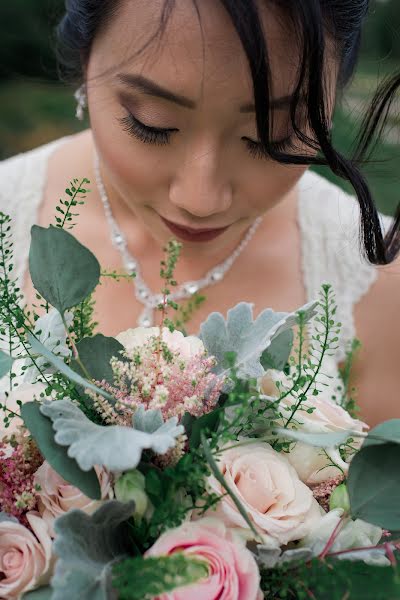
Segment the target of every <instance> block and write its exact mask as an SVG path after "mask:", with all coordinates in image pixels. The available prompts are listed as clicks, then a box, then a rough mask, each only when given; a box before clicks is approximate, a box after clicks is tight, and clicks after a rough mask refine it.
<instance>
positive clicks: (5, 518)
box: [0, 512, 19, 523]
mask: <svg viewBox="0 0 400 600" xmlns="http://www.w3.org/2000/svg"><path fill="white" fill-rule="evenodd" d="M4 521H11V522H12V523H18V522H19V521H18V519H16V518H15V517H12V516H11V515H9V514H8V513H5V512H0V523H1V522H4Z"/></svg>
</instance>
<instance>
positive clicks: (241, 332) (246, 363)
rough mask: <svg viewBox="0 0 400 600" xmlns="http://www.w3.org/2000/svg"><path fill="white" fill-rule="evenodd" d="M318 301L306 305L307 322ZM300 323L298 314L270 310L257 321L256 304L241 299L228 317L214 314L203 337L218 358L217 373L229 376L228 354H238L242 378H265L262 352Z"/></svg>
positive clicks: (313, 313) (261, 314) (205, 324)
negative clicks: (227, 366)
mask: <svg viewBox="0 0 400 600" xmlns="http://www.w3.org/2000/svg"><path fill="white" fill-rule="evenodd" d="M317 306H318V303H317V302H312V303H309V304H306V305H305V306H303V307H302V308H301V309H299V310H301V311H303V312H304V313H305V318H306V321H308V320H309V319H311V318H312V317H313V316H314V315H315V310H316V307H317ZM296 322H297V313H282V312H275V311H273V310H271V309H269V308H268V309H266V310H264V311H263V312H262V313H260V314H259V316H258V317H257V318H256V319H255V320H254V319H253V306H252V305H251V304H248V303H247V302H241V303H239V304H237V305H236V306H235V307H234V308H232V309H230V310H229V311H228V313H227V319H226V320H225V319H224V317H223V316H222V315H221V313H218V312H215V313H212V314H211V315H210V316H209V317H208V319H207V320H206V321H205V322H204V323H203V324H202V325H201V328H200V338H201V340H202V341H203V343H204V346H205V348H206V349H207V351H208V353H209V354H210V355H213V356H215V358H216V359H217V366H216V367H215V369H214V372H215V373H217V374H221V375H227V374H228V373H229V369H226V354H227V353H228V352H234V353H235V354H236V367H237V370H238V375H239V377H242V378H246V377H254V378H258V377H261V376H262V375H263V374H264V373H265V370H264V368H263V367H262V365H261V362H260V358H261V355H262V353H263V352H264V351H265V350H266V349H267V348H268V347H269V346H270V344H271V343H272V341H273V340H274V339H275V338H276V337H277V336H278V335H279V334H281V333H282V332H283V331H286V330H288V329H290V328H291V327H293V326H294V325H295V324H296Z"/></svg>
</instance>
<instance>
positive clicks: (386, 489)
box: [347, 430, 400, 531]
mask: <svg viewBox="0 0 400 600" xmlns="http://www.w3.org/2000/svg"><path fill="white" fill-rule="evenodd" d="M397 432H398V430H397ZM399 464H400V444H399V443H386V444H382V443H381V444H375V445H366V447H362V448H361V450H360V451H359V452H358V453H357V454H356V455H355V456H354V457H353V459H352V461H351V463H350V468H349V475H348V481H347V488H348V492H349V496H350V506H351V514H352V516H353V517H354V518H359V519H363V520H364V521H367V522H368V523H372V524H373V525H378V526H379V527H382V528H383V529H388V530H391V531H400V510H399V506H400V480H399Z"/></svg>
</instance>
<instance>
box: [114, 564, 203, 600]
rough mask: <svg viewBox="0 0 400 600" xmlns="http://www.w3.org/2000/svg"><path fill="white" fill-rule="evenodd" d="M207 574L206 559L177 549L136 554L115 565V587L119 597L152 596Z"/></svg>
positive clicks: (145, 598) (147, 599) (147, 598)
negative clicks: (160, 553)
mask: <svg viewBox="0 0 400 600" xmlns="http://www.w3.org/2000/svg"><path fill="white" fill-rule="evenodd" d="M207 576H208V566H207V564H206V563H204V561H201V560H199V559H196V558H189V557H187V556H185V555H184V554H182V553H180V552H177V553H176V554H171V555H170V556H157V557H149V558H142V557H135V558H128V559H127V560H124V561H122V562H120V563H117V564H116V565H115V566H114V568H113V580H112V583H113V587H114V588H115V589H116V590H117V591H118V598H119V600H151V598H154V597H155V596H157V597H158V596H160V595H161V594H167V593H168V592H170V591H172V590H175V589H177V588H182V587H185V586H188V585H191V584H193V583H196V582H197V581H198V580H199V579H203V578H205V577H207Z"/></svg>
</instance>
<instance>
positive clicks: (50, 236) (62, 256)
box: [29, 225, 100, 315]
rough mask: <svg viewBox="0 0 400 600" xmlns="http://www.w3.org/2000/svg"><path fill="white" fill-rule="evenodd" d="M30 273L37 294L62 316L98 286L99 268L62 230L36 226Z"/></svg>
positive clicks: (91, 256) (32, 241) (91, 257)
mask: <svg viewBox="0 0 400 600" xmlns="http://www.w3.org/2000/svg"><path fill="white" fill-rule="evenodd" d="M31 238H32V239H31V246H30V251H29V270H30V275H31V278H32V282H33V285H34V287H35V288H36V290H37V291H38V292H39V294H41V296H43V298H44V299H45V300H47V302H49V303H50V304H51V305H52V306H54V307H55V308H56V309H57V310H58V311H59V312H60V313H61V314H62V315H64V313H65V311H66V310H67V309H69V308H72V307H73V306H77V305H78V304H79V303H80V302H82V301H83V300H84V299H85V298H87V296H89V294H91V293H92V292H93V290H94V288H95V287H96V286H97V284H98V283H99V279H100V265H99V262H98V260H97V259H96V257H95V256H94V255H93V254H92V253H91V252H90V250H88V249H87V248H85V246H83V245H82V244H81V243H80V242H78V240H77V239H76V238H75V237H74V236H73V235H71V234H70V233H68V232H67V231H65V230H64V229H61V228H59V227H53V226H50V227H48V228H44V227H39V226H38V225H33V227H32V229H31Z"/></svg>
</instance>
